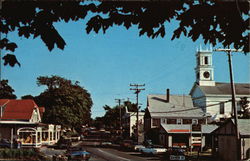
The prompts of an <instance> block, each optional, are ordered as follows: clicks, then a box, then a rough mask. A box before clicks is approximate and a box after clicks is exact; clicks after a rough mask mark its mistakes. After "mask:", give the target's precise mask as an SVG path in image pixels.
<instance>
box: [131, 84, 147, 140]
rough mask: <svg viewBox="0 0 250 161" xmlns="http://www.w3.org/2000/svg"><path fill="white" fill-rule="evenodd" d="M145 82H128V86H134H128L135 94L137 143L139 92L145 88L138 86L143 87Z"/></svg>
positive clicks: (137, 135)
mask: <svg viewBox="0 0 250 161" xmlns="http://www.w3.org/2000/svg"><path fill="white" fill-rule="evenodd" d="M144 86H145V84H130V87H134V88H130V90H134V91H135V94H136V107H137V111H136V112H137V113H136V139H137V143H139V106H138V105H139V93H140V92H141V91H142V90H145V88H139V87H144Z"/></svg>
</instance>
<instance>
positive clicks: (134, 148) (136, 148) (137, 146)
mask: <svg viewBox="0 0 250 161" xmlns="http://www.w3.org/2000/svg"><path fill="white" fill-rule="evenodd" d="M143 148H145V146H143V145H133V150H134V151H141V149H143Z"/></svg>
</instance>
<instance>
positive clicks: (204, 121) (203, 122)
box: [198, 119, 206, 124]
mask: <svg viewBox="0 0 250 161" xmlns="http://www.w3.org/2000/svg"><path fill="white" fill-rule="evenodd" d="M198 123H199V124H206V119H199V120H198Z"/></svg>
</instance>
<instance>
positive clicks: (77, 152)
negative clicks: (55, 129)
mask: <svg viewBox="0 0 250 161" xmlns="http://www.w3.org/2000/svg"><path fill="white" fill-rule="evenodd" d="M66 156H67V157H68V160H80V161H83V160H84V161H88V160H89V159H90V153H89V152H87V151H85V150H84V149H83V148H81V147H71V148H69V149H67V151H66Z"/></svg>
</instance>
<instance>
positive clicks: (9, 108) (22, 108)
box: [0, 99, 38, 120]
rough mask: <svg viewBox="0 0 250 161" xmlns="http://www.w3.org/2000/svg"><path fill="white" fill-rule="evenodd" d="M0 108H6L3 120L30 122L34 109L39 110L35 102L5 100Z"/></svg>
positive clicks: (0, 101) (0, 100) (0, 103)
mask: <svg viewBox="0 0 250 161" xmlns="http://www.w3.org/2000/svg"><path fill="white" fill-rule="evenodd" d="M0 106H2V107H3V108H4V110H3V114H2V117H0V119H1V120H30V119H31V117H32V113H33V110H34V108H38V106H37V105H36V103H35V102H34V101H33V100H29V99H25V100H3V99H0Z"/></svg>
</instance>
